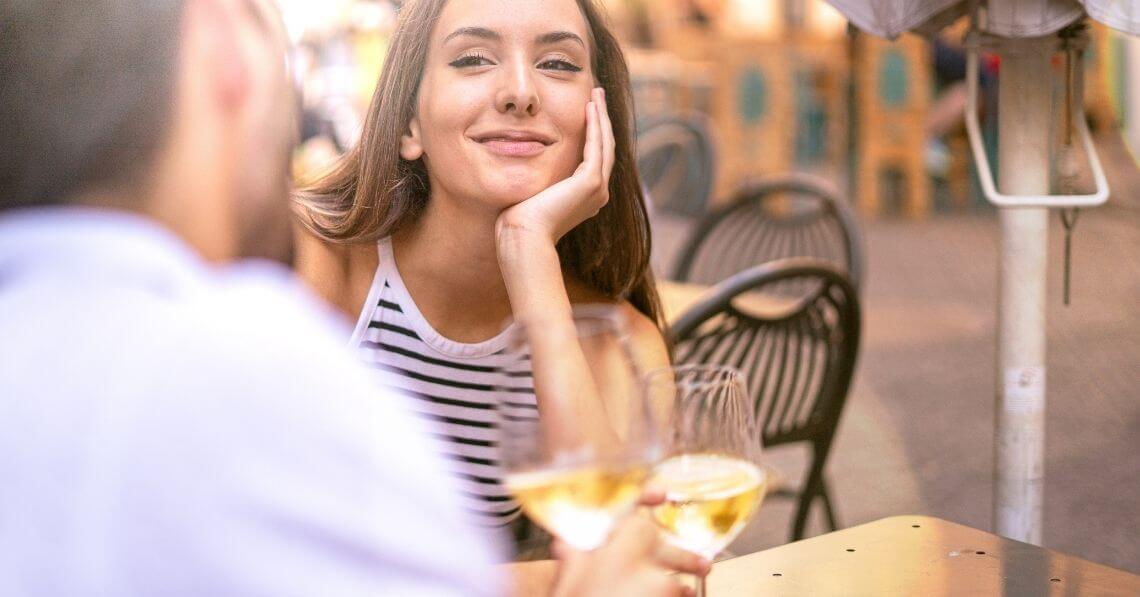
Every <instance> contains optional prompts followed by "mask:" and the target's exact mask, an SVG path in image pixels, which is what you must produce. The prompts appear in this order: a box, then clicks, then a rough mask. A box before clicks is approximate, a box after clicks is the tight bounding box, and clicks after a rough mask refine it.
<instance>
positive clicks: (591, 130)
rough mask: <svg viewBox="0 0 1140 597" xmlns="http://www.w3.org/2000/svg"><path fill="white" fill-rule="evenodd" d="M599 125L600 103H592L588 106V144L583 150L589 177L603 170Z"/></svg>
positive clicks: (583, 162) (585, 170)
mask: <svg viewBox="0 0 1140 597" xmlns="http://www.w3.org/2000/svg"><path fill="white" fill-rule="evenodd" d="M599 129H600V126H599V123H598V102H596V101H590V102H589V103H587V104H586V144H585V146H584V147H583V148H582V164H583V165H584V166H585V168H584V169H583V170H584V172H585V173H586V174H587V175H588V176H594V175H595V173H597V172H598V171H599V169H600V168H601V162H602V150H601V138H602V133H601V131H600V130H599Z"/></svg>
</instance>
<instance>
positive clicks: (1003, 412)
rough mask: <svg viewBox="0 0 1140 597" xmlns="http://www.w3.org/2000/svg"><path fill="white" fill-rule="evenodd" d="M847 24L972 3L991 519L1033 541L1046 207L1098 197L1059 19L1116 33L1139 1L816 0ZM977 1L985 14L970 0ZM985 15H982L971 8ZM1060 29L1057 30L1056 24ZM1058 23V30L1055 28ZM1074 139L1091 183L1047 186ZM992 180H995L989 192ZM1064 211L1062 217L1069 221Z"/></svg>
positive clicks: (911, 18)
mask: <svg viewBox="0 0 1140 597" xmlns="http://www.w3.org/2000/svg"><path fill="white" fill-rule="evenodd" d="M827 1H828V2H829V3H830V4H832V5H833V6H835V8H837V9H838V10H839V11H840V12H842V13H843V14H844V15H846V16H847V18H848V19H849V20H850V21H851V23H852V24H854V25H855V26H856V27H858V28H860V29H862V30H863V31H866V32H868V33H872V34H875V35H879V36H882V37H888V38H894V37H897V36H898V35H899V34H901V33H902V32H904V31H920V32H929V31H932V30H937V29H939V28H941V27H942V26H944V25H947V24H949V23H950V22H952V21H953V20H955V19H956V18H958V17H960V16H962V15H964V14H966V13H967V12H970V11H972V10H974V9H977V12H975V13H974V15H973V16H974V17H975V20H974V22H975V27H979V26H981V27H982V28H984V30H982V31H971V33H970V35H969V37H968V39H967V51H968V57H969V74H968V75H967V79H968V81H967V82H968V85H969V88H970V100H969V102H968V104H969V107H968V109H967V115H966V125H967V131H968V133H969V136H970V142H971V147H972V149H973V153H974V160H975V162H976V164H977V167H978V174H979V178H980V179H981V183H982V188H983V191H984V193H985V195H986V197H987V198H988V199H989V200H990V201H991V202H992V203H994V204H995V205H997V206H998V207H999V220H1000V225H1001V249H1000V252H1001V255H1000V263H1001V267H1000V272H1001V275H1000V280H999V289H998V290H999V291H998V328H999V329H998V336H997V344H998V350H997V355H998V363H997V365H998V367H997V379H996V380H995V384H994V385H995V388H996V392H995V393H996V397H997V403H996V408H995V415H996V417H995V425H994V446H995V451H994V515H993V516H994V527H995V530H996V531H997V532H998V533H999V534H1001V535H1005V536H1007V537H1011V538H1013V539H1018V540H1021V541H1026V542H1029V543H1036V544H1040V542H1041V531H1042V522H1043V521H1042V497H1043V487H1044V481H1045V474H1044V469H1045V467H1044V454H1045V379H1046V378H1045V296H1046V292H1045V272H1046V265H1047V255H1048V251H1047V249H1048V245H1047V240H1048V222H1049V220H1048V208H1050V207H1060V208H1064V207H1077V206H1095V205H1099V204H1100V203H1103V202H1104V200H1105V199H1107V197H1108V184H1107V182H1106V180H1105V177H1104V172H1103V170H1102V169H1101V166H1100V162H1099V160H1098V159H1097V155H1096V151H1095V148H1094V147H1093V144H1092V140H1091V136H1090V135H1089V132H1088V128H1087V125H1086V124H1085V118H1084V115H1083V113H1082V111H1083V107H1082V106H1081V102H1080V78H1079V77H1077V76H1075V75H1074V71H1075V70H1076V69H1079V68H1081V67H1080V64H1081V61H1080V60H1079V59H1077V58H1076V57H1077V56H1079V51H1080V50H1081V43H1082V41H1081V35H1083V34H1082V33H1080V32H1078V31H1074V30H1066V28H1067V27H1068V26H1069V25H1072V24H1074V23H1077V22H1079V21H1080V20H1081V19H1083V18H1084V16H1085V14H1086V13H1087V14H1088V15H1089V16H1090V17H1091V18H1093V19H1096V20H1098V21H1100V22H1102V23H1104V24H1106V25H1108V26H1110V27H1113V28H1115V29H1118V30H1120V31H1122V32H1125V33H1128V34H1132V35H1140V0H988V1H986V2H966V1H963V0H827ZM982 6H984V9H985V10H984V15H983V13H982V10H981V7H982ZM983 16H984V18H982V17H983ZM1063 30H1064V31H1063ZM1059 32H1062V33H1061V34H1060V35H1058V33H1059ZM983 44H985V45H987V46H988V47H989V48H990V49H993V50H995V51H997V53H998V54H999V55H1000V56H1001V69H1000V76H999V80H998V93H999V100H998V103H999V105H1000V109H999V110H998V133H999V139H998V157H999V159H998V163H999V164H1000V169H999V171H998V172H997V173H996V174H997V181H996V183H995V181H994V176H993V174H992V173H991V170H990V164H989V160H988V159H987V158H986V154H985V151H984V148H983V146H982V141H981V132H980V127H979V126H978V122H977V113H976V107H977V106H976V102H977V78H978V77H977V58H978V52H979V49H980V47H981V46H982V45H983ZM1058 51H1064V52H1065V53H1066V54H1067V56H1068V60H1067V74H1068V75H1069V76H1068V80H1067V83H1066V85H1067V89H1068V90H1070V92H1071V95H1068V94H1067V96H1066V97H1068V98H1070V100H1071V101H1070V102H1069V111H1068V112H1067V113H1066V114H1065V117H1066V118H1067V119H1068V120H1067V121H1066V123H1065V124H1066V128H1065V129H1064V130H1066V131H1069V134H1068V135H1067V137H1068V140H1067V142H1066V145H1065V146H1064V147H1062V151H1060V152H1059V154H1058V155H1059V159H1058V160H1057V163H1056V164H1053V163H1051V159H1050V141H1051V138H1050V134H1051V130H1053V129H1052V124H1053V123H1052V113H1053V112H1052V105H1051V104H1052V88H1051V86H1052V81H1051V78H1052V76H1053V70H1052V68H1051V65H1050V60H1051V58H1052V56H1054V55H1055V54H1056V53H1057V52H1058ZM1078 137H1079V138H1080V141H1081V142H1082V143H1083V145H1084V155H1085V157H1086V158H1087V160H1088V163H1089V169H1090V170H1091V172H1092V174H1093V179H1094V181H1095V184H1096V190H1095V191H1094V192H1093V193H1091V194H1084V195H1072V194H1071V195H1052V194H1050V178H1051V176H1050V174H1051V168H1056V169H1057V172H1058V173H1060V174H1061V175H1062V177H1063V179H1064V177H1069V178H1068V180H1071V179H1072V178H1071V177H1072V176H1073V175H1074V174H1075V172H1076V171H1077V170H1078V168H1079V165H1078V164H1077V163H1076V162H1075V158H1074V156H1076V155H1078V154H1077V152H1075V151H1073V143H1074V139H1076V138H1078ZM999 187H1000V191H999ZM1065 221H1066V226H1068V225H1069V224H1068V222H1069V220H1065Z"/></svg>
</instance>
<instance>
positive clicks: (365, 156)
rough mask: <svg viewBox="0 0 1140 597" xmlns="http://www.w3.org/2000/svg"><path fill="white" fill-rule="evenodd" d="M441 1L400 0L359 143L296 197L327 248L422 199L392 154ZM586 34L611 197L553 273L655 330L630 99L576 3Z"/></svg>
mask: <svg viewBox="0 0 1140 597" xmlns="http://www.w3.org/2000/svg"><path fill="white" fill-rule="evenodd" d="M446 1H447V0H409V1H408V2H405V3H404V4H403V6H402V8H401V9H400V16H399V19H398V21H397V24H396V31H395V33H394V34H393V36H392V40H391V45H390V47H389V54H388V58H387V60H386V61H385V63H384V69H383V71H382V72H381V74H380V81H379V83H378V84H377V86H376V92H375V93H374V94H373V96H372V104H371V106H370V107H369V110H368V115H367V117H366V119H365V122H364V131H363V133H362V134H361V138H360V142H359V143H358V144H357V145H356V147H354V148H353V149H352V150H351V151H349V152H348V153H347V154H346V155H345V156H344V158H343V159H342V160H341V161H340V163H339V164H338V165H337V166H336V168H334V169H333V171H332V172H330V173H329V174H328V175H327V176H325V177H324V178H323V179H321V180H319V181H318V182H317V183H316V184H314V185H312V186H310V187H308V188H306V189H303V190H301V191H300V192H299V193H298V196H297V199H296V200H297V204H298V207H299V216H300V218H301V221H302V222H303V223H304V224H305V226H307V227H308V228H309V229H310V230H311V231H312V232H313V233H314V234H316V235H317V236H318V237H320V238H322V239H324V240H326V241H328V242H334V243H343V244H351V243H361V242H375V241H376V240H379V239H380V238H383V237H385V236H389V235H391V234H392V233H394V232H395V231H397V230H399V229H400V228H402V227H403V226H405V225H407V224H409V223H411V222H412V221H414V220H415V218H416V217H418V215H419V214H420V213H421V212H422V210H423V207H424V206H425V205H426V204H427V201H428V197H429V196H430V188H429V185H428V175H427V170H426V168H425V167H424V163H423V160H416V161H412V162H409V161H407V160H404V159H403V158H401V157H400V153H399V148H400V136H401V135H402V134H403V133H404V131H406V130H407V128H408V123H409V122H410V121H411V119H412V117H413V115H414V113H415V106H416V94H417V91H418V90H419V86H420V79H421V76H422V73H423V70H424V65H425V63H426V61H427V53H428V42H429V39H430V36H431V29H432V26H433V25H434V24H435V22H436V21H437V20H438V18H439V14H440V11H441V10H442V9H443V5H444V3H445V2H446ZM577 2H578V6H579V8H580V9H581V10H582V14H583V15H585V17H586V22H587V24H588V26H589V28H590V37H591V41H592V44H593V53H592V54H593V55H592V59H591V62H592V66H593V70H594V73H595V76H596V77H597V80H598V84H599V86H601V87H602V88H604V89H605V92H606V99H607V104H608V105H609V113H610V120H611V122H612V123H613V130H614V141H615V145H616V147H615V150H614V167H613V173H612V174H611V175H610V200H609V203H607V204H606V206H605V207H603V208H602V209H601V211H600V212H598V215H596V216H594V217H593V218H590V219H589V220H586V221H585V222H583V223H582V224H579V225H578V226H577V227H576V228H574V229H573V230H571V231H570V232H569V233H567V234H566V236H564V237H563V238H562V239H561V240H560V241H559V242H558V255H559V259H560V260H561V262H562V269H563V271H565V272H568V273H569V274H570V275H572V276H573V277H575V278H576V279H578V280H580V281H581V282H583V283H585V284H587V285H588V286H590V287H591V288H593V289H595V290H596V291H598V292H601V293H603V294H605V295H606V296H609V297H610V298H614V299H617V298H624V299H626V300H628V301H629V302H630V304H632V305H633V306H634V307H635V308H636V309H637V310H638V311H640V312H642V313H644V314H645V315H646V316H647V317H649V319H650V320H652V321H653V322H654V323H656V324H657V326H658V327H659V328H661V327H662V326H663V323H664V322H663V318H662V313H661V305H660V299H659V298H658V296H657V289H656V286H655V284H654V280H653V274H652V272H651V270H650V268H649V254H650V248H651V241H650V234H649V218H648V214H647V213H646V208H645V198H644V197H643V195H642V192H641V184H640V182H639V180H638V175H637V165H636V162H635V161H634V157H633V134H634V133H633V99H632V96H631V94H630V83H629V70H628V68H627V66H626V62H625V57H624V55H623V54H622V51H621V47H620V46H619V45H618V42H617V39H615V38H614V36H613V34H612V33H610V31H609V28H608V27H607V26H606V23H605V21H604V19H603V16H602V14H603V13H602V12H601V11H600V10H599V9H598V8H597V7H596V6H595V5H594V3H593V0H577Z"/></svg>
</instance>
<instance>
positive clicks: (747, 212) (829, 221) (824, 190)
mask: <svg viewBox="0 0 1140 597" xmlns="http://www.w3.org/2000/svg"><path fill="white" fill-rule="evenodd" d="M680 255H681V258H680V260H679V261H678V262H677V265H676V266H675V268H674V270H673V276H672V278H673V279H674V280H679V281H682V282H693V283H698V284H716V283H717V282H720V281H721V280H723V279H725V278H727V277H729V276H731V275H733V274H736V273H738V272H741V271H744V270H746V269H748V268H750V267H752V266H754V265H760V264H762V263H767V262H769V261H774V260H777V259H785V258H790V257H816V258H818V259H822V260H824V261H827V262H830V263H832V264H834V265H835V266H836V267H838V268H839V269H841V270H842V271H844V272H846V273H847V276H848V278H850V279H851V281H852V283H853V284H854V286H855V287H856V288H859V286H860V284H861V282H862V278H863V250H862V239H861V237H860V234H859V227H858V224H857V222H856V219H855V216H854V214H853V213H852V212H851V209H850V208H849V207H848V205H847V202H846V201H845V200H843V199H842V198H841V197H839V195H838V193H837V191H836V190H835V189H834V188H833V187H832V185H830V184H829V183H827V182H826V181H825V180H823V179H821V178H818V177H816V176H811V175H808V174H799V173H797V174H789V175H785V176H779V177H774V178H766V179H761V180H758V181H755V182H752V183H750V184H747V185H745V186H744V187H742V188H741V189H740V191H738V192H737V194H736V196H735V197H734V198H733V199H732V201H731V202H729V203H728V204H727V205H725V206H724V207H721V208H719V209H716V210H714V211H712V212H710V213H709V214H707V215H706V216H705V217H704V218H703V219H702V220H701V222H700V223H699V224H698V225H697V227H696V228H695V229H694V231H693V233H692V235H691V236H690V237H689V240H688V242H687V243H686V245H685V248H684V249H682V250H681V253H680Z"/></svg>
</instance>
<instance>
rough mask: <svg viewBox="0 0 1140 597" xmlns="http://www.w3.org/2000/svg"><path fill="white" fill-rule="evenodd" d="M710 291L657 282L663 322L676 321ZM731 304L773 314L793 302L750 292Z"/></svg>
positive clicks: (759, 312)
mask: <svg viewBox="0 0 1140 597" xmlns="http://www.w3.org/2000/svg"><path fill="white" fill-rule="evenodd" d="M711 291H712V287H711V286H704V285H701V284H690V283H688V282H675V281H673V280H658V281H657V292H658V294H659V295H660V296H661V306H662V308H663V309H664V311H665V321H667V322H669V323H673V322H675V321H677V318H678V317H680V316H681V314H682V313H684V312H685V311H686V310H687V309H688V308H689V307H692V306H693V305H695V304H697V303H698V302H699V301H700V300H701V299H703V298H705V297H706V296H708V294H709V293H711ZM733 304H734V305H737V306H740V307H742V308H744V309H746V310H747V311H748V312H750V313H758V314H774V313H778V312H779V311H781V310H785V309H787V308H789V307H791V306H793V305H794V304H795V301H793V300H790V299H787V298H783V297H776V296H772V295H770V294H762V293H758V292H750V293H748V294H744V295H742V296H740V297H739V298H738V299H737V300H736V301H734V302H733Z"/></svg>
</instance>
